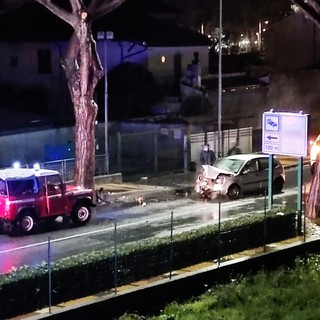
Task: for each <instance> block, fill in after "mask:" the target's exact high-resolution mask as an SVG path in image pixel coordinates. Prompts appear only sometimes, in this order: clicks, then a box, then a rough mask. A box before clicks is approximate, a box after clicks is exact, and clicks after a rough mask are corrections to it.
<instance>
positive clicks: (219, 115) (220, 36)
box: [218, 0, 222, 157]
mask: <svg viewBox="0 0 320 320" xmlns="http://www.w3.org/2000/svg"><path fill="white" fill-rule="evenodd" d="M221 42H222V0H220V5H219V66H218V78H219V80H218V157H220V156H222V147H221V138H222V137H221V101H222V98H221V96H222V43H221Z"/></svg>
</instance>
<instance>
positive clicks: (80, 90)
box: [63, 22, 103, 188]
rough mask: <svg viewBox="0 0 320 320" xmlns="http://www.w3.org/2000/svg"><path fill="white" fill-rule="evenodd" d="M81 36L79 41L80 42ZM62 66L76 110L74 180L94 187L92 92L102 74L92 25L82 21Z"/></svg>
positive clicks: (95, 109) (93, 111) (94, 105)
mask: <svg viewBox="0 0 320 320" xmlns="http://www.w3.org/2000/svg"><path fill="white" fill-rule="evenodd" d="M79 39H80V41H79ZM63 66H64V68H65V71H66V76H67V81H68V86H69V89H70V93H71V98H72V102H73V105H74V113H75V119H76V123H75V128H74V130H75V150H76V167H75V177H74V183H75V184H76V185H79V186H84V187H87V188H93V187H94V171H95V128H96V126H95V122H96V117H97V110H98V107H97V105H96V103H95V101H94V91H95V88H96V85H97V83H98V81H99V80H100V79H101V78H102V76H103V70H102V68H101V65H100V61H99V58H98V54H97V51H96V46H95V41H94V39H93V38H92V35H91V27H90V26H89V25H88V24H87V23H84V22H82V23H81V25H80V26H79V28H78V29H77V34H74V36H73V37H72V39H71V41H70V43H69V47H68V50H67V52H66V55H65V58H64V63H63Z"/></svg>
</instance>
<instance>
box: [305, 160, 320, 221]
mask: <svg viewBox="0 0 320 320" xmlns="http://www.w3.org/2000/svg"><path fill="white" fill-rule="evenodd" d="M306 216H307V217H308V218H311V219H316V218H319V217H320V154H318V155H317V158H316V163H315V170H314V174H313V177H312V180H311V185H310V190H309V194H308V197H307V202H306Z"/></svg>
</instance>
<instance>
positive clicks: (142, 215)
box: [0, 167, 310, 273]
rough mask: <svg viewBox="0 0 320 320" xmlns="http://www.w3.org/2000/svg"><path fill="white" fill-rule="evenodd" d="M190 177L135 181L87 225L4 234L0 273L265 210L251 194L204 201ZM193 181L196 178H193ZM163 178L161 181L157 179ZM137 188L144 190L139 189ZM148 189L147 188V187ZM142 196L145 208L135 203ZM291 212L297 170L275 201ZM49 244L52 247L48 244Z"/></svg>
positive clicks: (262, 201) (306, 178)
mask: <svg viewBox="0 0 320 320" xmlns="http://www.w3.org/2000/svg"><path fill="white" fill-rule="evenodd" d="M191 175H192V173H191V174H189V176H188V177H187V176H186V175H184V174H180V176H179V177H178V175H174V176H169V177H162V178H160V180H161V181H160V182H159V181H158V182H157V183H158V185H156V186H155V185H154V183H155V182H156V181H154V180H152V178H150V179H142V180H140V181H136V182H135V183H136V187H137V189H135V190H134V191H131V192H114V193H112V192H110V193H108V194H107V199H106V200H108V201H107V202H108V203H101V204H100V205H98V207H97V208H96V209H95V210H94V212H93V216H92V219H91V221H90V223H89V224H88V225H87V226H84V227H79V228H75V227H72V225H71V226H65V225H64V224H63V223H62V221H59V220H58V221H57V222H56V223H55V224H53V225H50V226H48V225H45V224H43V225H41V226H40V230H39V232H37V233H35V234H33V235H30V236H23V237H11V236H8V235H3V234H2V235H0V273H4V272H7V271H9V270H10V269H11V268H12V267H20V266H22V265H28V266H35V265H37V264H40V263H42V262H45V263H46V262H48V259H49V258H50V261H55V260H57V259H60V258H63V257H69V256H70V255H76V254H79V253H86V252H87V253H88V252H91V251H93V250H99V249H103V248H110V250H112V248H114V245H115V244H116V246H117V247H120V246H121V245H123V244H124V243H128V242H133V241H137V240H141V239H148V238H151V237H159V236H163V235H170V233H171V230H173V235H174V234H177V233H179V232H183V231H188V230H190V229H194V228H198V227H201V226H204V225H207V224H211V223H218V221H219V216H220V219H221V220H223V219H230V218H232V217H234V216H236V215H239V214H254V213H255V212H257V211H264V210H265V208H266V198H265V196H263V195H259V194H256V195H252V194H251V195H250V196H246V197H244V198H241V199H239V200H235V201H229V200H228V199H226V198H222V199H221V198H219V199H218V198H217V199H213V200H211V201H203V200H201V199H199V196H198V195H196V194H195V193H194V192H193V185H194V184H193V181H194V180H193V179H192V177H190V176H191ZM193 175H194V177H195V175H196V174H195V173H194V174H193ZM157 179H159V178H157ZM304 181H305V184H307V182H308V181H310V174H309V171H308V168H307V167H306V168H304ZM139 186H141V187H140V189H139ZM146 186H148V187H146ZM139 197H142V200H143V201H142V202H141V203H142V205H141V203H138V201H137V199H138V198H139ZM288 206H289V207H290V208H292V209H293V210H295V209H296V206H297V170H296V169H289V170H288V171H287V181H286V186H285V188H284V192H282V193H281V194H279V195H275V196H274V207H275V208H278V209H279V211H281V209H282V208H284V207H288ZM49 244H50V245H49Z"/></svg>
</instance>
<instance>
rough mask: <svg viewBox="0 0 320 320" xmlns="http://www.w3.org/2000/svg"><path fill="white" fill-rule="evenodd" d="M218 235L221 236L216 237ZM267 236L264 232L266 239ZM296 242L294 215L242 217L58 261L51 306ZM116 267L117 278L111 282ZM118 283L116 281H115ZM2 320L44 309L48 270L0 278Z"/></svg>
mask: <svg viewBox="0 0 320 320" xmlns="http://www.w3.org/2000/svg"><path fill="white" fill-rule="evenodd" d="M219 230H220V233H219ZM265 230H266V231H267V232H266V234H265ZM294 236H296V213H292V212H291V213H290V212H288V213H285V214H283V215H278V214H276V213H275V212H269V213H268V214H267V218H266V219H265V215H264V214H260V213H258V214H255V215H251V216H243V217H240V218H237V219H232V220H229V221H225V222H223V223H221V225H220V229H219V226H218V224H212V225H210V226H207V227H203V228H200V229H195V230H192V231H188V232H183V233H181V234H178V235H175V236H174V238H173V241H172V242H171V239H170V237H163V238H154V239H152V240H150V239H148V240H143V241H138V242H134V243H131V244H126V245H123V246H121V247H119V249H118V252H117V260H115V255H114V252H113V251H112V249H105V250H99V251H94V252H91V253H83V254H80V255H77V256H72V257H69V258H65V259H61V260H59V261H56V262H54V263H53V264H52V266H51V280H52V281H51V283H52V300H51V301H52V304H53V305H56V304H58V303H61V302H63V301H68V300H71V299H75V298H80V297H84V296H87V295H91V294H94V293H97V292H100V291H106V290H110V289H113V288H114V286H115V281H117V286H120V285H124V284H128V283H131V282H134V281H138V280H142V279H147V278H150V277H153V276H156V275H160V274H164V273H167V272H169V271H172V270H175V269H181V268H184V267H187V266H190V265H193V264H196V263H200V262H203V261H208V260H213V259H217V258H221V257H223V256H225V255H229V254H233V253H236V252H240V251H243V250H246V249H250V248H255V247H259V246H262V245H264V244H267V243H271V242H276V241H280V240H284V239H288V238H292V237H294ZM115 261H117V275H116V277H115V274H114V269H115ZM115 279H116V280H115ZM0 305H1V306H5V308H0V318H1V319H2V318H8V317H13V316H16V315H19V314H22V313H27V312H31V311H34V310H36V309H41V308H44V307H47V306H48V266H47V265H46V264H42V265H39V266H37V267H35V268H30V267H28V266H24V267H21V268H19V269H17V270H13V271H12V272H10V273H9V274H6V275H0Z"/></svg>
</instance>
